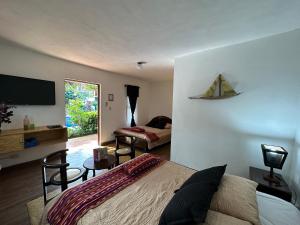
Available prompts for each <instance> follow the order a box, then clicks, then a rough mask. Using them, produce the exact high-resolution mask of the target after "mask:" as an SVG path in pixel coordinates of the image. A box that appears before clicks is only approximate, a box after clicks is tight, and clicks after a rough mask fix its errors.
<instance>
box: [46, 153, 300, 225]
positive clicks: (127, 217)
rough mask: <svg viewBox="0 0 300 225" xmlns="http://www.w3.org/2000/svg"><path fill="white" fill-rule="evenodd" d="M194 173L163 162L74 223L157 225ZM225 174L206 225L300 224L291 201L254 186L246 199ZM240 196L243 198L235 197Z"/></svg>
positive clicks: (78, 224)
mask: <svg viewBox="0 0 300 225" xmlns="http://www.w3.org/2000/svg"><path fill="white" fill-rule="evenodd" d="M139 157H141V156H139ZM139 157H137V158H139ZM116 168H119V167H116ZM116 168H115V169H116ZM115 169H113V170H115ZM193 173H195V170H192V169H190V168H187V167H184V166H181V165H178V164H176V163H174V162H170V161H166V162H165V163H163V164H162V165H161V166H159V167H157V168H155V169H153V170H152V171H151V172H149V173H148V174H147V175H145V176H143V177H142V178H141V179H139V180H137V181H136V182H134V183H133V184H131V185H129V186H128V187H126V188H125V189H123V190H121V191H120V192H118V193H117V194H115V195H114V196H112V197H111V198H109V199H107V200H106V201H105V202H103V203H102V204H101V205H99V206H97V207H95V208H93V209H90V210H89V211H87V213H86V214H85V215H84V216H82V217H81V218H80V219H79V220H78V222H77V225H115V224H124V225H126V224H130V225H143V224H145V225H146V224H147V225H157V224H158V223H159V219H160V217H161V214H162V212H163V210H164V208H165V207H166V205H167V204H168V202H169V201H170V200H171V198H172V196H173V195H174V191H175V190H176V189H178V188H179V187H180V186H181V185H182V184H183V183H184V182H185V181H186V180H187V178H188V177H190V176H191V175H192V174H193ZM102 176H103V175H102ZM224 177H225V178H224ZM224 177H223V178H222V182H223V183H221V184H220V187H219V190H218V191H217V192H216V194H215V195H214V197H213V200H212V204H211V207H210V209H209V210H208V214H207V217H206V222H205V223H204V224H205V225H260V224H261V225H296V224H299V221H300V212H299V211H298V210H297V209H296V207H294V206H293V205H292V204H290V203H288V202H285V201H283V200H281V199H278V198H276V197H272V196H270V195H267V194H263V193H260V192H256V191H255V189H254V198H253V199H249V201H248V199H247V198H248V197H247V194H245V193H243V190H242V189H243V188H242V186H243V185H241V188H240V187H239V189H237V190H231V188H228V187H227V186H224V185H223V184H224V183H225V180H226V179H229V178H230V179H231V178H233V179H232V180H233V183H236V179H240V178H239V177H236V176H231V175H224ZM96 178H97V177H96ZM93 179H95V178H93ZM243 182H244V183H247V182H250V183H251V182H253V181H249V180H248V179H245V178H242V182H241V183H243ZM222 185H223V186H222ZM233 189H234V188H233ZM228 191H229V192H228ZM226 192H227V193H226ZM239 195H240V196H243V197H241V198H238V197H237V196H239ZM245 196H246V197H245ZM59 197H60V196H57V197H56V198H55V199H53V200H52V201H50V202H49V203H48V204H47V206H46V207H45V209H44V213H43V218H42V221H41V225H49V223H48V222H47V219H46V218H47V214H48V211H49V209H51V207H53V205H54V204H55V202H56V201H58V199H59ZM228 197H230V201H228V202H226V198H228ZM220 203H221V204H223V203H225V204H223V205H225V209H223V211H222V210H219V209H218V207H219V206H218V204H220ZM254 203H255V204H256V203H257V207H254V205H255V204H254ZM214 205H216V206H214ZM245 207H248V208H245ZM216 208H217V209H216ZM230 208H232V209H230ZM224 210H225V211H224ZM228 210H229V211H228ZM255 210H257V212H259V219H258V214H256V215H255V212H254V211H255ZM225 212H226V213H225ZM253 212H254V213H253ZM253 218H254V219H253Z"/></svg>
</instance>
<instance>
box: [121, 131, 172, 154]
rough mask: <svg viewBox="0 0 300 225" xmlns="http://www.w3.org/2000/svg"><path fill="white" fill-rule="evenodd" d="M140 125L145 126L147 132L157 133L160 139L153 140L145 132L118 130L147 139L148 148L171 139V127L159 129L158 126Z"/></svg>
mask: <svg viewBox="0 0 300 225" xmlns="http://www.w3.org/2000/svg"><path fill="white" fill-rule="evenodd" d="M138 127H140V128H143V129H144V130H145V131H146V132H152V133H155V134H156V135H157V136H158V137H159V140H157V141H153V142H151V141H150V140H149V139H148V138H147V137H146V135H145V134H143V133H137V132H133V131H129V130H123V129H118V130H116V132H117V133H120V134H128V135H131V136H135V137H138V138H140V139H143V140H145V141H147V144H148V149H152V148H155V147H157V146H160V145H163V144H166V143H168V142H170V141H171V129H158V128H153V127H147V126H138Z"/></svg>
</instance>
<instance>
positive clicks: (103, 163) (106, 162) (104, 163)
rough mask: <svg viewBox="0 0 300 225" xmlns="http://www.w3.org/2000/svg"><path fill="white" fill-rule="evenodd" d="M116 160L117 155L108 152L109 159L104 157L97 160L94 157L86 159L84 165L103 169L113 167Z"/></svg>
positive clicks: (94, 168) (87, 167) (89, 167)
mask: <svg viewBox="0 0 300 225" xmlns="http://www.w3.org/2000/svg"><path fill="white" fill-rule="evenodd" d="M115 162H116V159H115V156H113V155H110V154H108V155H107V159H102V160H100V161H99V162H95V161H94V158H93V157H90V158H88V159H86V160H85V161H84V163H83V167H84V168H86V169H89V170H103V169H109V168H111V167H113V166H114V164H115Z"/></svg>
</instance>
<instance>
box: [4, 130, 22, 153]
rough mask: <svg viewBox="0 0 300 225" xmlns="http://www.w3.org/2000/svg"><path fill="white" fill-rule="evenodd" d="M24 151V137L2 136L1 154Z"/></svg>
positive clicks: (20, 135)
mask: <svg viewBox="0 0 300 225" xmlns="http://www.w3.org/2000/svg"><path fill="white" fill-rule="evenodd" d="M21 150H24V135H23V134H14V135H8V136H0V153H8V152H14V151H21Z"/></svg>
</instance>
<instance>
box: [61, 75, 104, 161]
mask: <svg viewBox="0 0 300 225" xmlns="http://www.w3.org/2000/svg"><path fill="white" fill-rule="evenodd" d="M99 93H100V85H99V84H94V83H88V82H82V81H75V80H65V115H66V118H65V120H66V127H67V130H68V143H67V148H68V149H69V150H70V151H72V152H74V151H80V152H81V153H80V154H83V153H84V152H86V153H88V155H89V154H90V153H91V152H92V149H93V148H95V147H97V146H98V145H99V143H100V126H99V125H100V123H99V122H100V121H101V120H100V110H99V106H100V104H99V103H100V102H99V101H100V99H99ZM82 150H86V151H83V152H82Z"/></svg>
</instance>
